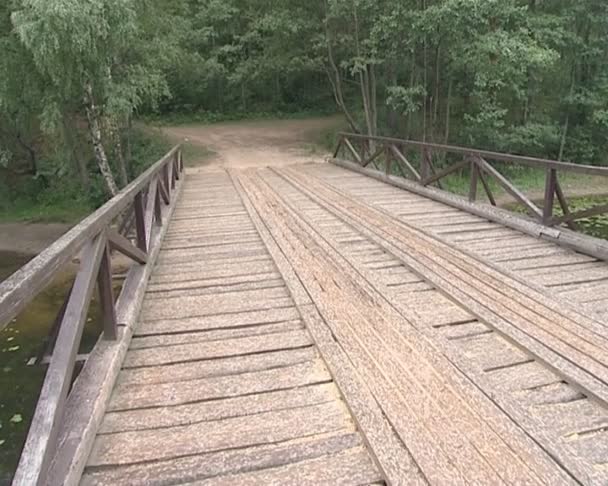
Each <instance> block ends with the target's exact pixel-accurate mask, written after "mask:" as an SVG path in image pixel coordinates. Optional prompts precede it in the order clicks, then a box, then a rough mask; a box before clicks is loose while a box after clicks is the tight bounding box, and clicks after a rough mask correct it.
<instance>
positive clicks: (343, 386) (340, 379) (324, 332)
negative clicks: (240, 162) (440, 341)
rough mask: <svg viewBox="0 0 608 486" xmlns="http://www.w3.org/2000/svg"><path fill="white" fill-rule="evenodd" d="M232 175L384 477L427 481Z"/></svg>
mask: <svg viewBox="0 0 608 486" xmlns="http://www.w3.org/2000/svg"><path fill="white" fill-rule="evenodd" d="M231 175H232V178H233V182H234V185H235V187H236V188H237V189H238V190H239V191H240V192H241V194H243V203H244V205H245V207H246V209H247V211H248V212H249V214H250V217H251V219H252V221H253V222H254V224H255V225H256V227H257V228H258V231H259V233H260V236H261V237H262V239H263V240H264V242H265V244H266V246H267V248H268V251H269V252H270V254H271V255H272V256H273V258H274V260H275V262H276V265H277V267H278V268H279V271H280V272H281V274H282V275H283V278H284V280H285V282H286V284H287V286H288V287H289V288H290V291H291V292H292V295H293V296H294V300H295V302H296V305H298V308H299V309H300V312H301V314H302V317H303V319H304V321H305V322H306V324H307V326H308V329H309V330H310V332H311V334H312V336H313V337H314V340H315V342H316V344H317V346H318V347H319V349H320V351H321V352H322V354H323V357H324V359H325V362H326V363H327V365H328V366H329V368H330V370H331V372H332V375H333V377H334V379H335V380H336V382H337V384H338V386H339V387H340V390H341V391H342V392H343V393H344V395H345V397H346V399H347V402H348V406H349V408H350V410H351V411H352V413H353V417H354V419H355V420H356V422H357V424H358V426H359V428H360V429H361V430H362V432H363V433H364V434H365V438H366V441H367V443H368V444H369V445H370V447H371V448H372V450H373V452H374V456H375V457H376V459H377V462H378V465H379V467H380V469H381V471H382V472H383V474H384V476H385V477H386V478H387V480H388V481H389V482H390V483H392V484H401V483H404V482H407V484H411V485H418V484H426V481H425V480H424V479H423V477H422V474H421V472H420V470H419V468H418V466H417V465H416V464H415V463H414V461H413V459H412V457H411V455H410V453H409V451H408V450H407V449H406V448H405V447H404V444H403V442H401V440H400V439H399V438H398V437H397V436H396V434H395V432H394V429H393V427H392V425H391V424H389V422H388V420H387V418H386V416H385V414H384V413H383V411H382V410H381V409H380V406H379V403H378V401H377V400H376V398H375V397H374V396H373V395H372V393H371V391H370V390H369V388H368V387H367V386H366V384H365V383H364V382H363V380H362V379H361V378H360V377H359V376H358V373H357V371H356V368H355V366H354V365H353V363H352V362H351V360H350V359H349V358H348V356H347V355H346V353H345V351H344V349H343V348H342V346H340V345H339V344H338V343H337V342H336V339H335V336H334V334H333V333H332V332H331V331H330V329H329V328H328V327H327V325H326V323H325V321H324V320H323V319H322V317H321V316H320V314H319V311H318V310H317V308H316V307H315V306H314V305H311V303H310V302H311V301H310V297H309V295H308V293H307V292H306V290H305V289H304V287H303V285H302V282H301V280H300V278H299V277H298V275H297V274H296V273H295V270H294V268H293V267H292V265H291V263H290V262H289V261H288V260H287V258H286V256H285V254H284V253H283V251H282V250H281V249H280V247H279V245H278V244H277V242H276V241H275V239H274V238H273V236H272V235H271V234H270V232H269V231H268V229H267V227H266V226H265V224H264V223H263V222H262V219H261V217H260V215H259V214H258V212H257V210H256V209H255V207H254V206H253V204H252V203H251V200H250V199H249V195H248V194H246V193H245V191H244V189H243V187H242V185H241V183H240V181H239V180H238V179H237V178H236V177H235V174H234V173H231Z"/></svg>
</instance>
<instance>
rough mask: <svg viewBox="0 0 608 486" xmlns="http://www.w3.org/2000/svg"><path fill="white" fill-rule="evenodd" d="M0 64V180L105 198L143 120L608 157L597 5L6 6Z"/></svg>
mask: <svg viewBox="0 0 608 486" xmlns="http://www.w3.org/2000/svg"><path fill="white" fill-rule="evenodd" d="M0 50H1V52H2V56H0V170H2V171H3V173H5V174H28V175H29V176H31V177H34V178H36V180H38V181H40V183H49V180H50V179H52V178H53V177H55V176H57V174H60V175H63V176H66V177H71V178H72V179H73V180H75V181H78V184H79V186H81V187H88V186H89V185H90V184H91V180H93V181H102V182H103V183H102V187H103V188H104V191H105V193H106V194H113V193H115V192H116V191H117V190H118V189H119V188H120V186H121V185H123V184H125V183H126V182H127V181H128V180H129V178H130V177H132V176H133V175H134V174H133V172H134V171H133V169H132V167H130V160H129V157H128V156H127V152H128V147H125V144H127V145H128V137H129V135H128V134H129V130H130V127H132V121H133V119H134V118H136V117H137V116H140V115H144V114H156V115H160V116H163V115H169V114H171V115H173V114H181V115H184V116H203V117H205V116H208V117H209V118H210V119H212V118H213V116H235V117H238V116H243V115H244V114H247V113H263V112H266V113H274V112H283V113H290V112H302V111H307V112H327V111H330V110H332V109H335V110H339V111H341V112H343V113H344V115H345V117H346V119H347V122H348V124H349V125H350V128H351V129H352V130H355V131H359V132H362V133H369V134H390V135H400V136H403V137H409V138H417V139H424V140H432V141H440V142H449V143H461V144H466V145H475V146H480V147H485V148H491V149H496V150H504V151H512V152H519V153H525V154H529V155H542V156H547V157H553V158H564V159H570V160H574V161H576V162H581V163H592V164H605V158H604V153H606V149H607V148H608V130H607V129H608V63H607V62H606V60H607V59H606V58H607V57H608V4H607V3H606V2H605V1H604V0H579V1H577V2H572V1H569V0H555V1H552V2H543V1H540V0H311V1H309V2H302V1H300V0H297V1H296V0H281V1H276V0H8V1H7V2H3V4H2V5H1V6H0ZM83 146H84V147H88V151H87V150H86V149H85V150H83V149H82V147H83ZM52 154H55V155H52ZM57 154H59V155H57Z"/></svg>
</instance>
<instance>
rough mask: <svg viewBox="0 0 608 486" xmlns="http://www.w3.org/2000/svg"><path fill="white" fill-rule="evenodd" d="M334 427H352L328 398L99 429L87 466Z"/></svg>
mask: <svg viewBox="0 0 608 486" xmlns="http://www.w3.org/2000/svg"><path fill="white" fill-rule="evenodd" d="M339 431H343V432H346V431H349V432H350V431H353V426H352V424H351V423H350V422H349V420H348V414H347V413H346V410H345V409H344V408H343V407H342V406H340V405H339V404H338V403H336V402H331V403H326V404H321V405H313V406H311V407H302V408H298V409H290V410H282V411H272V412H266V413H261V414H257V415H252V416H244V417H234V418H230V419H225V420H219V421H215V422H203V423H201V424H193V425H186V426H179V427H171V428H169V429H161V430H144V431H135V432H122V433H117V434H111V435H100V436H98V437H97V439H96V441H95V444H94V446H93V450H92V451H91V456H90V457H89V462H88V466H102V465H103V466H108V465H123V464H133V463H137V462H143V461H157V460H165V459H170V458H178V457H183V456H186V455H192V454H201V453H204V452H207V453H208V452H214V451H220V450H223V449H227V448H236V447H241V448H243V447H251V446H256V445H262V444H268V443H272V442H275V443H276V442H280V441H285V440H290V439H296V438H298V437H305V436H310V435H314V434H323V433H329V432H339Z"/></svg>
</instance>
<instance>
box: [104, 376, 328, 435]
mask: <svg viewBox="0 0 608 486" xmlns="http://www.w3.org/2000/svg"><path fill="white" fill-rule="evenodd" d="M289 369H290V368H287V370H289ZM338 396H339V392H338V390H337V388H336V385H334V384H333V383H322V384H311V385H305V386H300V387H298V388H289V389H286V390H282V389H278V390H271V391H265V392H263V393H255V394H247V395H240V396H236V397H229V398H221V399H216V400H208V401H197V402H194V403H185V404H182V405H172V406H168V407H167V406H164V407H157V408H154V409H149V408H143V409H135V410H126V411H122V412H109V413H107V414H106V416H105V417H104V420H103V423H102V425H101V428H100V429H99V431H98V434H113V433H117V432H127V431H133V430H149V429H158V428H167V427H176V426H179V425H188V424H193V423H195V422H196V423H201V422H210V421H215V420H223V419H227V418H232V417H242V416H244V415H254V414H258V413H263V412H270V411H273V410H285V409H290V408H297V407H308V406H311V405H318V404H321V403H329V402H332V401H335V400H336V398H337V397H338Z"/></svg>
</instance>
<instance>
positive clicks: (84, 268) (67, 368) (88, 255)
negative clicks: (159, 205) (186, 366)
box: [13, 233, 106, 486]
mask: <svg viewBox="0 0 608 486" xmlns="http://www.w3.org/2000/svg"><path fill="white" fill-rule="evenodd" d="M105 249H106V238H105V235H104V234H103V233H102V234H101V235H98V236H97V237H96V238H95V239H94V240H93V241H92V242H91V243H90V244H89V245H87V247H86V248H85V250H84V252H83V256H82V264H81V268H80V271H79V272H78V274H77V275H76V280H75V281H74V287H73V289H72V293H71V295H70V300H69V301H68V304H67V307H66V309H65V314H64V318H63V321H62V323H61V327H60V328H59V334H58V335H57V341H56V343H55V349H54V351H53V358H52V359H51V364H50V365H49V368H48V370H47V374H46V378H45V380H44V383H43V385H42V390H41V392H40V398H39V399H38V405H37V406H36V411H35V413H34V417H33V418H32V422H31V425H30V429H29V432H28V436H27V440H26V442H25V446H24V448H23V452H22V454H21V460H20V461H19V466H18V468H17V472H16V473H15V477H14V479H13V484H15V485H23V486H25V485H32V484H39V482H41V481H42V480H43V479H44V478H45V477H46V474H47V468H48V466H49V462H50V460H51V458H52V456H53V454H54V452H55V447H56V441H57V437H58V434H59V425H60V421H61V414H62V412H63V407H64V404H65V401H66V397H67V394H68V390H69V387H70V383H71V380H72V372H73V370H74V361H75V358H76V354H77V353H78V346H79V345H80V339H81V337H82V331H83V329H84V323H85V321H86V317H87V311H88V309H89V304H90V302H91V297H92V296H93V291H94V290H95V281H96V279H97V274H98V271H99V265H100V264H101V260H102V258H103V256H104V252H105Z"/></svg>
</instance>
